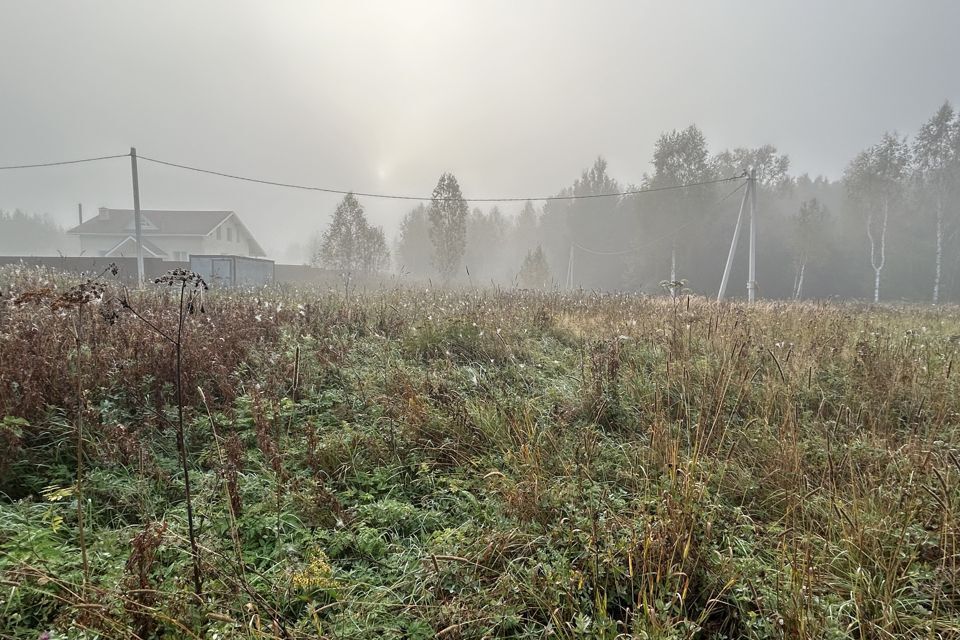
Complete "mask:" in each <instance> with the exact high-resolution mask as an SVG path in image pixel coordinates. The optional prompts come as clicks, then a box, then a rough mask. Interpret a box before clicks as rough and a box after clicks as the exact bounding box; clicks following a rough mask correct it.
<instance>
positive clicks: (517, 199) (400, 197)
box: [0, 153, 743, 250]
mask: <svg viewBox="0 0 960 640" xmlns="http://www.w3.org/2000/svg"><path fill="white" fill-rule="evenodd" d="M128 157H130V154H128V153H119V154H116V155H110V156H98V157H96V158H81V159H79V160H61V161H57V162H41V163H36V164H18V165H8V166H0V170H11V169H36V168H40V167H57V166H62V165H70V164H81V163H84V162H97V161H100V160H112V159H115V158H128ZM137 158H139V159H141V160H146V161H147V162H153V163H155V164H160V165H165V166H168V167H174V168H177V169H184V170H186V171H194V172H197V173H204V174H207V175H213V176H219V177H221V178H229V179H231V180H240V181H243V182H252V183H255V184H264V185H269V186H273V187H284V188H287V189H300V190H302V191H318V192H322V193H332V194H337V195H347V194H350V193H352V194H353V195H355V196H358V197H363V198H383V199H388V200H414V201H419V202H426V201H429V200H432V199H433V197H432V196H408V195H397V194H389V193H371V192H364V191H345V190H343V189H331V188H327V187H318V186H314V185H302V184H295V183H291V182H278V181H275V180H265V179H262V178H250V177H247V176H240V175H236V174H232V173H225V172H223V171H214V170H212V169H203V168H200V167H194V166H190V165H186V164H179V163H176V162H168V161H166V160H159V159H157V158H149V157H147V156H142V155H139V154H138V155H137ZM742 177H743V176H732V177H729V178H718V179H715V180H704V181H701V182H688V183H685V184H678V185H670V186H663V187H648V188H645V189H630V190H627V191H617V192H612V193H588V194H585V195H556V196H527V197H516V196H512V197H511V196H508V197H496V198H463V201H464V202H526V201H528V200H530V201H538V202H539V201H550V200H589V199H592V198H623V197H626V196H635V195H642V194H645V193H656V192H659V191H674V190H677V189H689V188H692V187H702V186H707V185H712V184H720V183H723V182H731V181H733V180H739V179H740V178H742ZM448 199H452V198H441V200H448ZM584 249H585V248H584ZM585 250H586V249H585Z"/></svg>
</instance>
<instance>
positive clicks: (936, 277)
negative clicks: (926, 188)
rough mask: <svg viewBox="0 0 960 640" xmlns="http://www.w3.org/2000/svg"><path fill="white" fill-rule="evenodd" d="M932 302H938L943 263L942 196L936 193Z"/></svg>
mask: <svg viewBox="0 0 960 640" xmlns="http://www.w3.org/2000/svg"><path fill="white" fill-rule="evenodd" d="M934 261H935V268H934V273H933V304H938V303H939V302H940V274H941V269H942V264H943V197H942V196H941V195H940V194H937V251H936V257H935V258H934Z"/></svg>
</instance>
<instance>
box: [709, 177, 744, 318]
mask: <svg viewBox="0 0 960 640" xmlns="http://www.w3.org/2000/svg"><path fill="white" fill-rule="evenodd" d="M750 191H751V188H750V183H749V182H747V188H746V189H745V190H744V191H743V199H742V200H740V213H738V214H737V225H736V226H735V227H734V228H733V240H732V241H731V242H730V252H729V253H728V254H727V264H726V265H725V266H724V267H723V278H722V279H721V280H720V292H719V293H718V294H717V302H722V301H723V298H724V297H725V296H726V295H727V282H729V281H730V268H731V267H732V266H733V256H734V254H736V253H737V241H738V240H739V239H740V223H741V222H743V210H744V208H745V207H746V206H747V198H749V197H750Z"/></svg>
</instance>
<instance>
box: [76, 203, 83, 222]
mask: <svg viewBox="0 0 960 640" xmlns="http://www.w3.org/2000/svg"><path fill="white" fill-rule="evenodd" d="M77 218H78V219H79V221H80V222H79V223H78V224H83V203H82V202H78V203H77Z"/></svg>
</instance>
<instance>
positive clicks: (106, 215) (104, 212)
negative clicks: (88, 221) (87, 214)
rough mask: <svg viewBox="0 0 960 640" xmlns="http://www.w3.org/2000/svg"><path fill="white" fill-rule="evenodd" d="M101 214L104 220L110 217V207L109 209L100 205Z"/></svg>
mask: <svg viewBox="0 0 960 640" xmlns="http://www.w3.org/2000/svg"><path fill="white" fill-rule="evenodd" d="M99 214H100V217H101V218H103V219H104V220H109V219H110V209H107V208H106V207H100V209H99Z"/></svg>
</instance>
